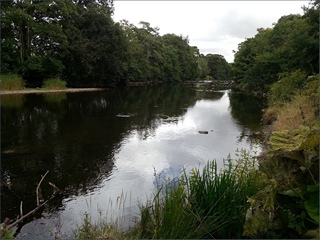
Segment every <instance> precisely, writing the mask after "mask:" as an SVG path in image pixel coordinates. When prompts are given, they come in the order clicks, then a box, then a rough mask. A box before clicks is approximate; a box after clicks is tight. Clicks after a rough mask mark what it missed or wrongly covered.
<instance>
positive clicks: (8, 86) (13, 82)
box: [1, 74, 25, 91]
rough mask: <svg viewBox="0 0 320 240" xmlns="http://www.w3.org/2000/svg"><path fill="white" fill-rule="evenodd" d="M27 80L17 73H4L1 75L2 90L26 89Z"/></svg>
mask: <svg viewBox="0 0 320 240" xmlns="http://www.w3.org/2000/svg"><path fill="white" fill-rule="evenodd" d="M24 86H25V82H24V81H23V80H22V77H21V76H19V75H17V74H3V75H1V90H2V91H16V90H22V89H24Z"/></svg>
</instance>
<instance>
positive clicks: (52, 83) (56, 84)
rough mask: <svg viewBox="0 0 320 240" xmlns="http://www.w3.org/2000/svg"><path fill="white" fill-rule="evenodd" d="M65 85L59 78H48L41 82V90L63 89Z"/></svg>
mask: <svg viewBox="0 0 320 240" xmlns="http://www.w3.org/2000/svg"><path fill="white" fill-rule="evenodd" d="M66 87H67V83H66V82H65V81H63V80H61V79H60V78H49V79H46V80H44V81H43V84H42V88H45V89H52V90H53V89H65V88H66Z"/></svg>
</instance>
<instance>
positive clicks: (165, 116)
mask: <svg viewBox="0 0 320 240" xmlns="http://www.w3.org/2000/svg"><path fill="white" fill-rule="evenodd" d="M159 118H162V119H167V118H169V116H168V115H164V114H159Z"/></svg>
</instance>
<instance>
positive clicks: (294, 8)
mask: <svg viewBox="0 0 320 240" xmlns="http://www.w3.org/2000/svg"><path fill="white" fill-rule="evenodd" d="M303 5H308V1H119V0H115V1H114V7H115V13H114V20H115V21H119V20H121V19H127V20H128V21H129V22H130V23H133V24H134V25H136V26H138V23H139V22H140V21H145V22H149V23H150V24H151V26H152V27H159V28H160V31H159V32H160V34H161V35H163V34H166V33H174V34H176V35H180V34H181V35H183V36H189V40H190V45H193V46H197V47H198V48H199V49H200V52H201V53H203V54H208V53H213V54H215V53H218V54H222V55H224V56H225V58H226V60H227V61H228V62H232V61H233V53H232V50H237V47H238V44H239V43H241V42H243V41H244V40H245V38H250V37H253V36H254V35H255V34H256V33H257V28H261V27H263V28H267V27H272V23H275V22H277V21H278V19H279V18H280V17H281V16H284V15H288V14H302V13H303V11H302V9H301V7H302V6H303Z"/></svg>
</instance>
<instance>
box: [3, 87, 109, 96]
mask: <svg viewBox="0 0 320 240" xmlns="http://www.w3.org/2000/svg"><path fill="white" fill-rule="evenodd" d="M105 90H107V89H106V88H66V89H56V90H55V89H40V88H39V89H25V90H15V91H8V90H5V91H0V95H8V94H29V93H59V92H94V91H105Z"/></svg>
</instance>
